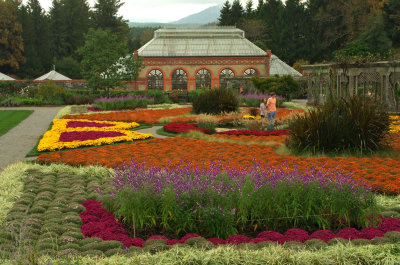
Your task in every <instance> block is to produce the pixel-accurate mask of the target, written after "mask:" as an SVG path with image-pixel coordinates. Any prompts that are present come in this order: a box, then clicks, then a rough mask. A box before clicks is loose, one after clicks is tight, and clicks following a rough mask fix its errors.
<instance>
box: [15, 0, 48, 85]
mask: <svg viewBox="0 0 400 265" xmlns="http://www.w3.org/2000/svg"><path fill="white" fill-rule="evenodd" d="M18 19H19V21H20V23H21V24H22V29H23V31H22V38H23V40H24V48H25V49H24V56H25V58H26V64H25V65H23V67H22V68H21V69H20V71H21V74H22V75H23V76H26V77H37V76H39V75H42V74H44V72H45V71H48V70H49V69H50V68H51V65H52V53H51V37H50V27H49V24H50V23H49V18H48V16H47V15H46V14H45V12H44V11H43V9H42V7H41V6H40V3H39V1H38V0H29V1H28V3H27V5H26V6H25V5H21V7H20V8H19V16H18Z"/></svg>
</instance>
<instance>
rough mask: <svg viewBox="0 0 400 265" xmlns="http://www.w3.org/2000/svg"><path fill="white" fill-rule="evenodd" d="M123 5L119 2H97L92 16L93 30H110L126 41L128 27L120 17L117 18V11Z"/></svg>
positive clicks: (108, 0)
mask: <svg viewBox="0 0 400 265" xmlns="http://www.w3.org/2000/svg"><path fill="white" fill-rule="evenodd" d="M123 4H124V3H123V2H121V1H120V0H97V2H96V3H95V5H94V11H93V14H92V16H93V22H94V26H95V28H101V29H110V30H111V32H114V33H116V34H117V35H118V36H119V37H120V38H123V39H124V40H126V41H127V40H128V36H129V26H128V24H127V22H126V21H125V20H123V18H122V17H120V16H118V10H119V9H120V8H121V6H123Z"/></svg>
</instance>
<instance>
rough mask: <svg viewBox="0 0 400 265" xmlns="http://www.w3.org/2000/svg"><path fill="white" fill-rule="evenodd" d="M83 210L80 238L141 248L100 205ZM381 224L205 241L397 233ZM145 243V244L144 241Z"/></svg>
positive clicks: (393, 224) (397, 224)
mask: <svg viewBox="0 0 400 265" xmlns="http://www.w3.org/2000/svg"><path fill="white" fill-rule="evenodd" d="M82 205H83V206H84V207H85V208H86V211H84V212H82V213H81V214H80V215H79V216H80V217H81V219H82V222H83V225H82V227H81V230H82V234H83V236H84V237H86V238H88V237H98V238H101V239H103V240H118V241H120V242H122V243H123V244H124V246H125V247H128V248H129V247H131V246H132V245H133V246H136V247H142V246H143V244H144V242H145V240H143V239H141V238H131V237H129V235H128V232H127V231H126V230H125V228H124V227H123V225H122V224H121V223H119V222H117V221H116V220H115V217H114V215H113V214H112V213H109V212H107V211H106V210H105V209H104V208H103V206H102V204H101V202H99V201H92V200H87V201H85V202H83V203H82ZM381 219H382V222H381V223H380V224H379V226H378V227H367V228H364V229H362V230H361V231H359V230H357V229H355V228H343V229H342V230H340V231H339V232H338V233H337V234H336V235H335V233H333V232H332V231H330V230H319V231H316V232H314V233H312V234H311V235H309V234H308V232H307V231H305V230H302V229H296V228H294V229H289V230H287V231H286V233H285V234H284V235H283V234H281V233H278V232H274V231H263V232H261V233H259V234H258V235H257V237H256V238H253V239H250V238H249V237H247V236H244V235H234V236H230V237H228V238H227V239H225V240H224V239H221V238H209V239H207V240H208V241H210V242H211V243H213V244H214V245H224V244H233V245H237V244H241V243H249V242H252V243H256V244H257V243H260V242H265V241H273V242H278V243H279V244H283V243H285V242H288V241H299V242H305V241H307V240H309V239H313V238H316V239H321V240H323V241H325V242H328V241H329V240H331V239H333V238H344V239H347V240H353V239H358V238H363V239H367V240H371V239H373V238H375V237H382V236H383V235H384V234H385V233H386V232H390V231H399V232H400V220H399V219H396V218H381ZM193 237H199V235H198V234H187V235H185V236H184V237H182V238H181V239H168V238H167V237H165V236H162V235H155V236H152V237H150V238H148V239H147V240H151V239H163V240H165V242H166V243H167V244H168V245H173V244H177V243H185V242H186V240H188V239H189V238H193ZM147 240H146V241H147Z"/></svg>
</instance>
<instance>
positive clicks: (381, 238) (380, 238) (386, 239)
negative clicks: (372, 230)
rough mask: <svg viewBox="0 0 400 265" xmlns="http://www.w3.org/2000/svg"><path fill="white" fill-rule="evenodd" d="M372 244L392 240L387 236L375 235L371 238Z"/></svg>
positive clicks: (388, 242)
mask: <svg viewBox="0 0 400 265" xmlns="http://www.w3.org/2000/svg"><path fill="white" fill-rule="evenodd" d="M371 243H372V244H374V245H383V244H392V243H393V241H392V240H391V239H390V238H389V237H375V238H374V239H372V240H371Z"/></svg>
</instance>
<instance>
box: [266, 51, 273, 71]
mask: <svg viewBox="0 0 400 265" xmlns="http://www.w3.org/2000/svg"><path fill="white" fill-rule="evenodd" d="M271 55H272V52H271V50H267V76H269V70H270V69H271Z"/></svg>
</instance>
